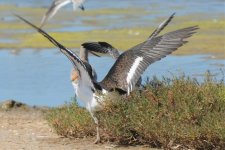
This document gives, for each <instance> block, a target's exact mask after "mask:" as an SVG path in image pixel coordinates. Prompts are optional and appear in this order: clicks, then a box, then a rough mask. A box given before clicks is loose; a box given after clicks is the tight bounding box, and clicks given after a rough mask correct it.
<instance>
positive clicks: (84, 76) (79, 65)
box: [15, 14, 95, 89]
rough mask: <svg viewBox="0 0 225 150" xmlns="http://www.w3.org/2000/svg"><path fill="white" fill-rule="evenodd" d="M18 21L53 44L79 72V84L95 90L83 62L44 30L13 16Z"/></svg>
mask: <svg viewBox="0 0 225 150" xmlns="http://www.w3.org/2000/svg"><path fill="white" fill-rule="evenodd" d="M15 16H17V17H18V18H19V19H21V20H23V21H24V22H25V23H27V24H29V25H30V26H31V27H33V28H34V29H36V30H37V31H38V32H39V33H40V34H42V35H43V36H44V37H46V38H47V39H48V40H49V41H50V42H51V43H52V44H54V45H55V46H56V47H58V48H59V49H60V51H61V52H62V53H63V54H65V55H66V56H67V58H68V59H69V60H70V61H71V62H72V64H73V66H74V67H75V69H76V70H78V72H79V77H80V79H81V80H80V82H82V84H84V85H86V86H90V87H91V88H92V89H95V87H94V83H93V81H92V79H91V77H90V75H89V73H88V71H87V68H86V66H85V64H84V63H83V61H82V60H81V59H80V58H79V57H78V56H77V55H76V54H75V53H73V52H72V51H71V50H69V49H67V48H66V47H64V46H63V45H62V44H60V43H59V42H57V41H56V40H55V39H54V38H53V37H51V36H50V35H49V34H48V33H46V32H45V31H44V30H42V29H40V28H38V27H37V26H35V25H33V24H32V23H30V22H29V21H27V20H25V19H24V18H22V17H21V16H18V15H16V14H15Z"/></svg>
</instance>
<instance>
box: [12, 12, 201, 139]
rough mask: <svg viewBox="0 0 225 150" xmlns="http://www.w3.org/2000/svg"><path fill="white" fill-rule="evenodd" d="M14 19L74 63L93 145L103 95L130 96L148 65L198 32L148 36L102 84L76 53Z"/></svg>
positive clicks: (189, 29) (193, 29)
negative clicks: (91, 122)
mask: <svg viewBox="0 0 225 150" xmlns="http://www.w3.org/2000/svg"><path fill="white" fill-rule="evenodd" d="M16 16H17V17H18V18H20V19H21V20H23V21H24V22H26V23H27V24H29V25H30V26H32V27H33V28H35V29H36V30H37V31H38V32H39V33H40V34H42V35H43V36H44V37H46V38H47V39H48V40H49V41H50V42H51V43H53V44H54V45H55V46H56V47H58V48H59V49H60V51H61V52H62V53H63V54H65V55H66V56H67V58H68V59H69V60H70V61H71V63H72V64H73V66H74V69H75V70H76V71H75V74H74V76H73V80H72V81H73V85H74V89H75V93H76V95H77V97H79V99H81V100H83V101H84V103H85V106H86V109H87V110H88V111H89V112H90V114H91V116H92V118H93V119H94V122H95V123H96V131H97V134H96V141H95V143H98V142H100V133H99V122H98V118H97V117H96V115H95V112H97V111H100V110H101V109H102V107H103V105H102V104H103V103H104V96H105V95H108V94H110V92H112V91H117V92H119V93H121V94H122V93H123V94H126V95H129V94H130V93H131V92H132V91H133V90H134V88H135V84H136V83H137V81H138V79H139V78H140V76H141V75H142V74H143V72H144V71H145V70H146V69H147V67H148V66H149V65H150V64H152V63H154V62H155V61H158V60H160V59H162V58H164V57H166V56H167V55H169V54H171V53H172V52H173V51H175V50H177V49H178V48H179V47H181V46H182V45H183V44H185V43H187V41H186V40H185V39H187V38H189V37H191V36H192V35H193V34H194V33H196V30H197V29H198V27H197V26H191V27H187V28H183V29H179V30H176V31H172V32H168V33H166V34H164V35H160V36H150V37H149V38H148V39H147V40H146V41H144V42H142V43H140V44H138V45H137V46H134V47H132V48H130V49H128V50H127V51H125V52H123V53H122V54H120V55H119V57H118V58H117V60H116V62H115V63H114V65H113V66H112V67H111V69H110V70H109V72H108V73H107V75H106V76H105V78H104V79H103V80H102V81H101V82H97V81H95V80H93V79H92V77H91V76H90V74H89V73H88V70H87V67H86V66H85V64H84V62H83V61H82V60H81V59H80V58H79V57H78V56H77V55H76V54H75V53H73V52H72V51H71V50H69V49H68V48H66V47H65V46H63V45H62V44H60V43H59V42H57V41H56V40H55V39H54V38H53V37H51V36H50V35H49V34H47V33H46V32H45V31H44V30H42V29H40V28H38V27H36V26H35V25H33V24H32V23H30V22H28V21H27V20H25V19H24V18H22V17H20V16H18V15H16Z"/></svg>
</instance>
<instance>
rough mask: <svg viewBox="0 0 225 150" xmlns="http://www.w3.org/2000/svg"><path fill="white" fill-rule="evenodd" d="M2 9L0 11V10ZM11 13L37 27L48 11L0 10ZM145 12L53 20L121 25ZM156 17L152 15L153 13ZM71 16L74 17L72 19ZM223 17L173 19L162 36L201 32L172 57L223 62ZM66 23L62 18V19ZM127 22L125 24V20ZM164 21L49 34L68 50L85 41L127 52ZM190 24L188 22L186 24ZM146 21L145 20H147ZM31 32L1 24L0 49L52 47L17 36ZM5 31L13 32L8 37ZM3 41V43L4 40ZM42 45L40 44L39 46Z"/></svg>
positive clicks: (96, 12)
mask: <svg viewBox="0 0 225 150" xmlns="http://www.w3.org/2000/svg"><path fill="white" fill-rule="evenodd" d="M1 8H2V9H1ZM9 9H10V10H13V11H14V12H18V14H22V16H26V18H27V19H28V20H30V21H31V22H33V23H34V24H39V23H40V20H41V17H42V15H43V13H45V12H46V11H47V9H46V8H29V7H16V6H11V5H9V6H8V5H7V6H4V7H3V6H0V12H1V13H2V12H6V11H7V10H9ZM147 13H148V12H147V11H143V10H142V11H141V10H140V9H135V8H126V9H97V10H95V9H93V10H88V11H85V12H81V11H76V13H74V14H73V15H68V14H69V11H63V10H62V11H61V13H58V14H57V17H56V18H54V19H56V20H60V19H62V17H65V16H66V17H67V18H66V19H68V18H69V19H72V18H74V17H81V16H90V17H95V16H98V15H106V16H107V15H124V16H125V17H124V22H125V21H127V20H129V19H130V18H131V17H133V16H138V15H144V14H147ZM154 13H155V12H154ZM72 16H73V17H72ZM223 17H224V16H223V15H221V14H218V15H217V19H212V18H211V19H210V18H207V17H204V15H202V14H195V15H187V16H176V18H175V19H176V20H175V19H174V20H173V21H172V23H171V24H170V25H168V27H167V28H166V29H164V31H163V32H162V34H163V33H166V32H170V31H173V30H177V29H180V28H184V27H188V26H194V25H198V26H199V27H200V29H199V30H198V31H197V34H195V35H194V36H193V37H191V38H190V39H188V41H189V43H188V44H186V45H185V46H183V47H181V48H180V49H179V50H178V51H176V52H175V53H174V54H175V55H192V54H213V55H216V58H223V59H224V58H225V54H224V53H225V43H224V41H225V30H224V27H225V20H224V19H223ZM64 19H65V18H64ZM126 19H127V20H126ZM164 19H165V18H156V19H154V20H153V22H154V27H153V25H151V27H146V26H143V27H135V28H120V29H111V30H93V31H85V32H50V33H49V34H50V35H52V36H53V37H54V38H55V39H57V40H58V41H59V42H61V43H62V44H63V45H65V46H66V47H68V48H79V47H80V45H81V44H82V43H83V42H87V41H106V42H109V43H111V44H112V45H114V46H115V47H116V48H118V49H120V50H127V49H129V48H131V47H132V46H134V45H136V44H138V43H140V42H142V41H144V40H146V39H147V37H148V36H149V35H150V34H151V33H152V32H153V30H154V29H155V28H156V27H157V26H158V24H159V23H161V22H162V20H164ZM189 20H190V21H189ZM146 21H147V20H146ZM83 23H84V24H85V25H87V26H89V25H90V26H91V25H93V24H94V25H107V24H110V23H111V21H105V20H104V19H101V20H98V21H95V20H93V19H84V20H83ZM57 27H60V25H57V24H49V25H47V26H46V28H47V29H48V28H57ZM27 29H29V30H30V31H32V29H31V28H30V27H29V26H28V25H26V24H24V23H23V22H21V21H18V20H16V21H14V22H4V21H3V22H0V33H1V34H0V48H2V49H12V48H13V49H23V48H34V49H44V48H52V47H54V46H53V45H52V44H51V43H50V42H48V41H47V40H46V39H45V38H43V37H42V36H41V35H40V34H38V33H36V32H35V31H33V32H29V33H26V32H22V33H21V32H18V30H24V31H26V30H27ZM7 30H10V31H15V32H10V33H8V32H7ZM1 39H10V40H13V41H17V42H14V43H10V44H9V43H4V42H1ZM3 41H4V40H3ZM40 43H41V44H40Z"/></svg>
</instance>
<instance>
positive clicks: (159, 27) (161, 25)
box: [149, 13, 175, 38]
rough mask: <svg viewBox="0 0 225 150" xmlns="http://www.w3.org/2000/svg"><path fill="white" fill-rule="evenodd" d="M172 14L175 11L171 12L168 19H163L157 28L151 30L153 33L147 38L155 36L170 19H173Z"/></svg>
mask: <svg viewBox="0 0 225 150" xmlns="http://www.w3.org/2000/svg"><path fill="white" fill-rule="evenodd" d="M174 15H175V13H173V14H172V15H171V16H170V17H169V18H168V19H166V20H165V21H163V22H162V23H161V24H160V25H159V26H158V28H157V29H155V30H154V31H153V33H152V34H151V35H150V36H149V38H152V37H155V36H157V35H158V34H159V33H160V32H161V31H162V30H163V29H164V28H165V27H166V26H167V25H168V24H169V23H170V21H171V20H172V19H173V17H174Z"/></svg>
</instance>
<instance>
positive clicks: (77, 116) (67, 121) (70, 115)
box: [46, 102, 95, 137]
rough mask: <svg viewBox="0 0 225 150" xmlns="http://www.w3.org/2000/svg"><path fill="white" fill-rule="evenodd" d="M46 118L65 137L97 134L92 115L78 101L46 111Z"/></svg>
mask: <svg viewBox="0 0 225 150" xmlns="http://www.w3.org/2000/svg"><path fill="white" fill-rule="evenodd" d="M46 119H47V120H48V122H49V123H50V124H51V126H52V127H53V128H54V129H55V131H56V133H57V134H60V135H63V136H65V137H85V136H93V135H94V134H95V126H94V124H93V122H92V120H91V116H90V115H89V113H88V112H87V111H86V110H85V109H84V108H80V107H79V106H78V105H77V103H76V102H73V103H71V104H65V105H64V106H61V107H59V108H52V109H50V110H49V111H48V112H47V113H46Z"/></svg>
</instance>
